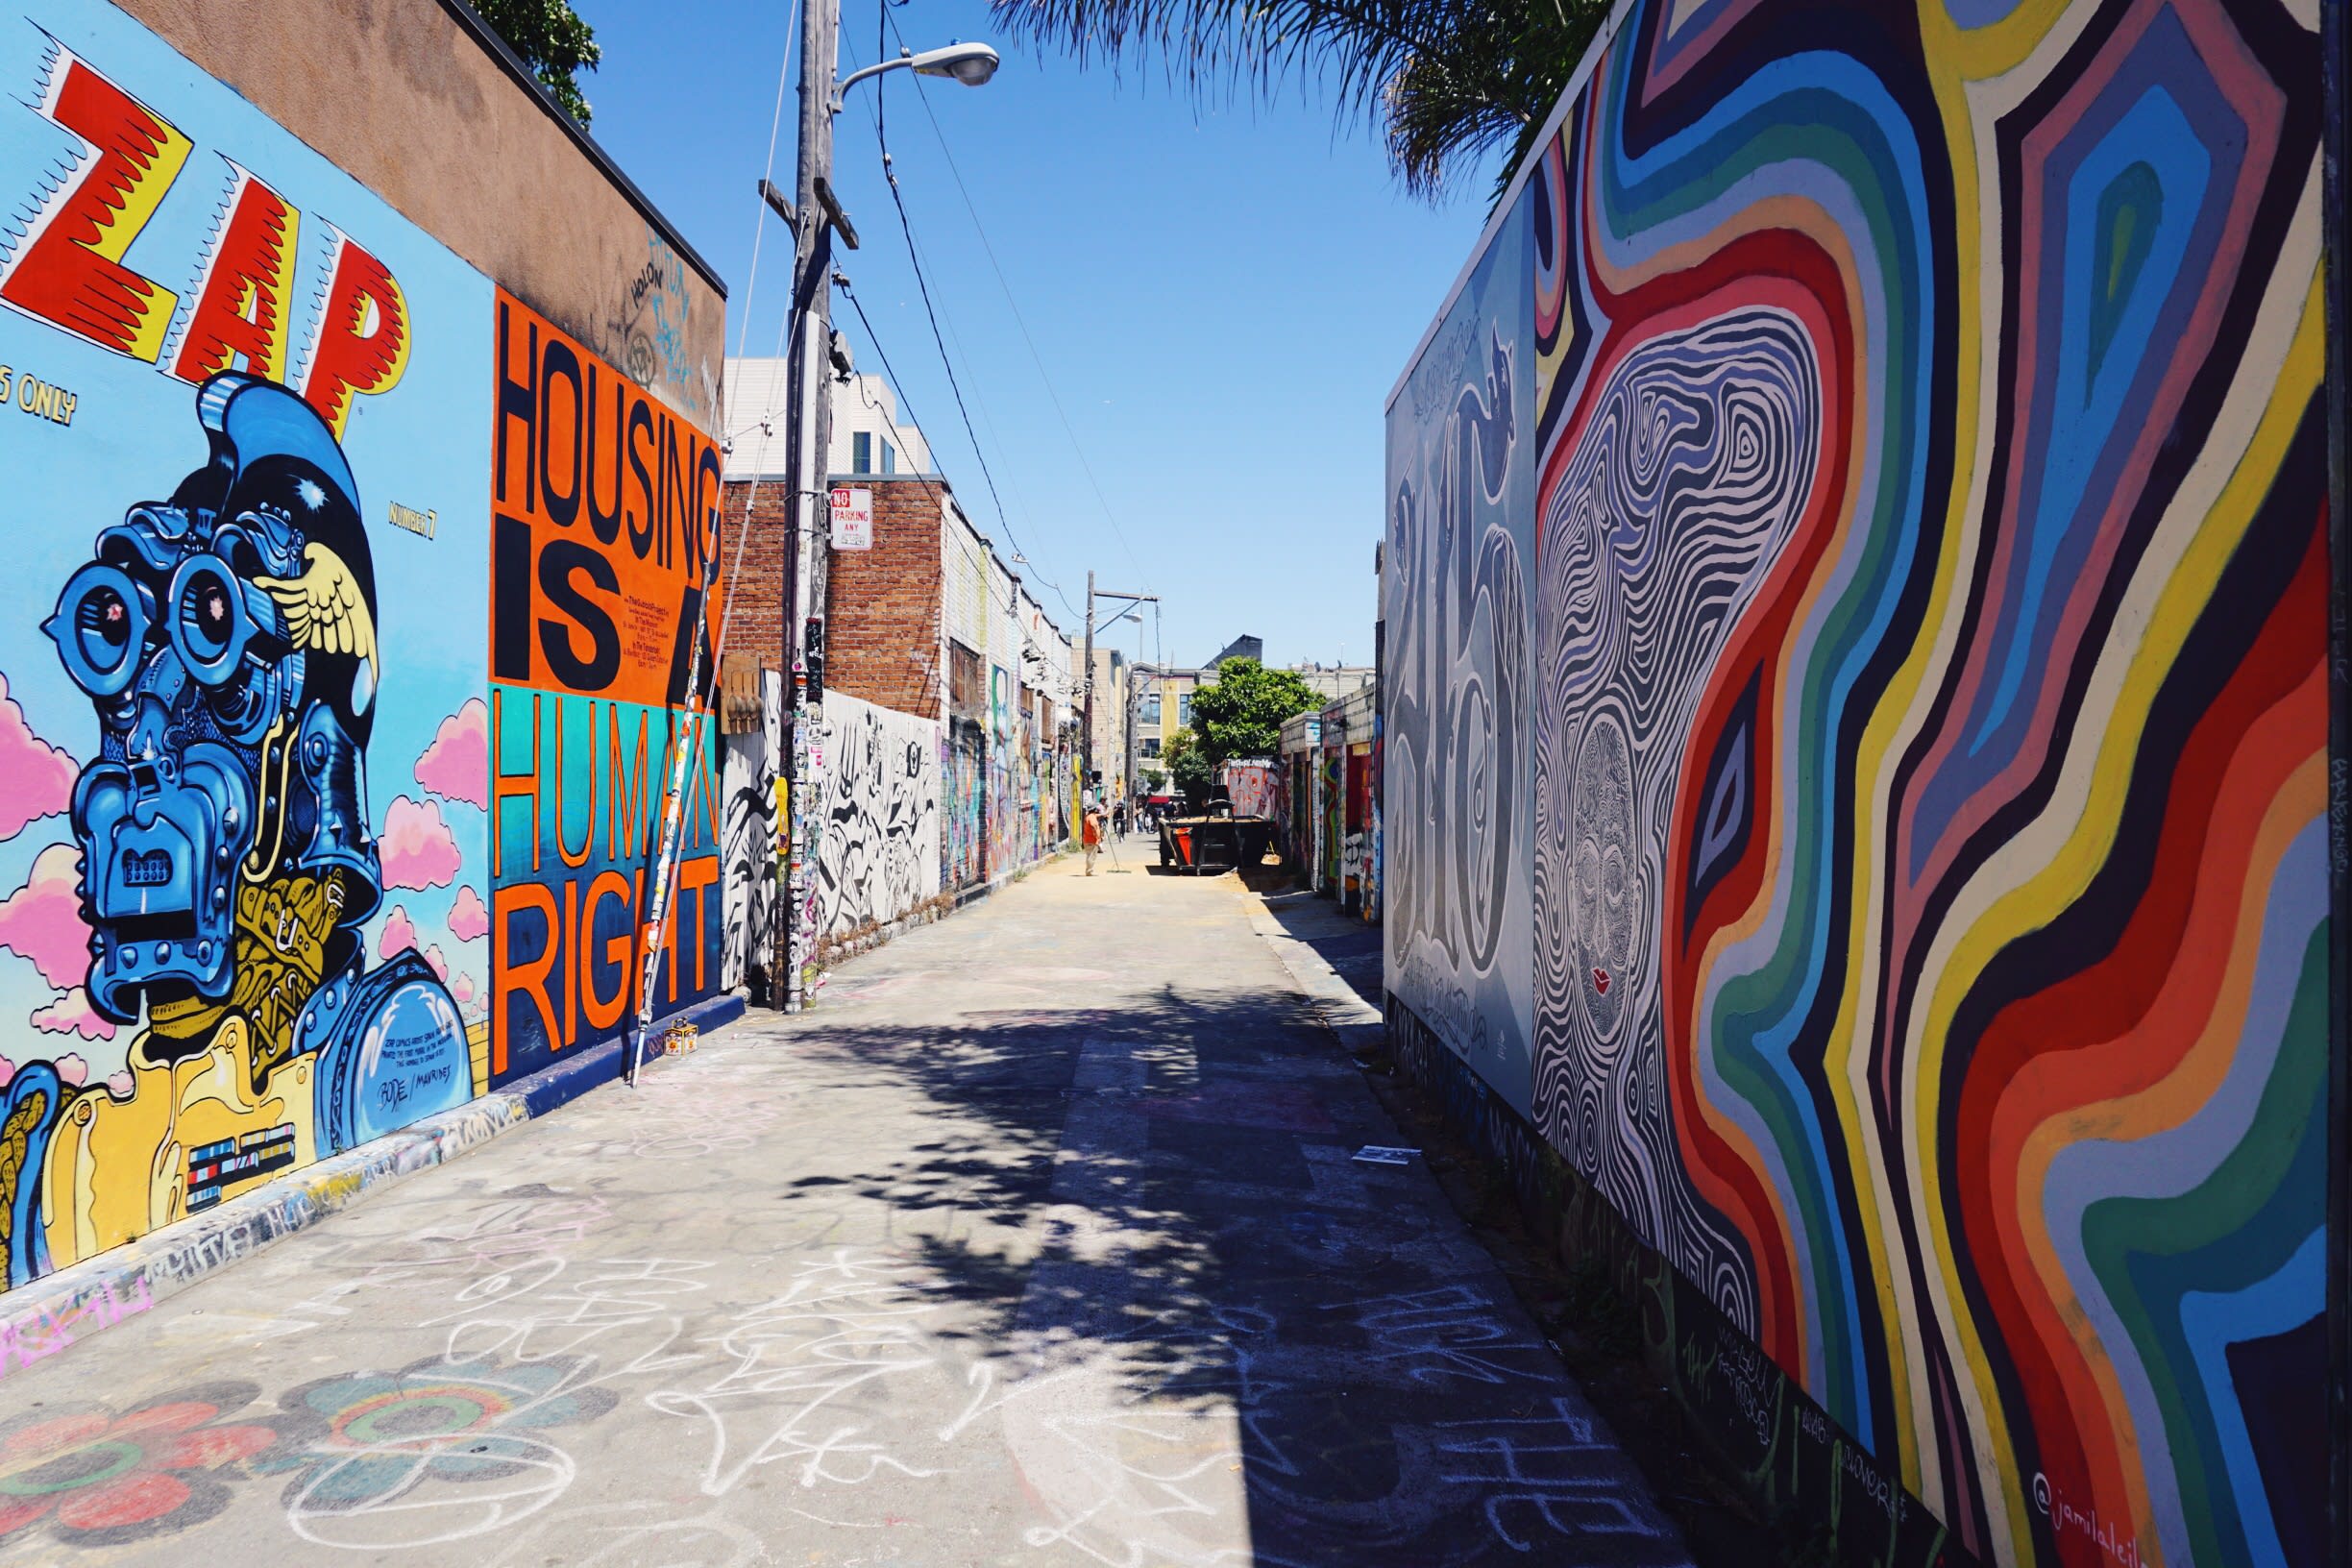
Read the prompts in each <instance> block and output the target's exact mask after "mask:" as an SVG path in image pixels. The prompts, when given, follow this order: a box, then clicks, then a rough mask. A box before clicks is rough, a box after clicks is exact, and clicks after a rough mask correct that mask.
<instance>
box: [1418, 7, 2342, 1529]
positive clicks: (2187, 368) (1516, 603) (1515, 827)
mask: <svg viewBox="0 0 2352 1568" xmlns="http://www.w3.org/2000/svg"><path fill="white" fill-rule="evenodd" d="M2317 14H2318V8H2316V7H2315V6H2311V5H2304V4H2293V3H2286V0H2226V3H2225V0H2114V3H2108V4H2093V3H2090V0H2074V3H2070V4H2069V3H2052V4H2046V5H2037V6H2007V5H1965V6H1964V5H1957V4H1949V5H1948V4H1946V3H1945V0H1909V3H1900V4H1894V3H1887V0H1869V3H1863V0H1845V3H1815V4H1802V5H1801V4H1797V3H1795V0H1702V3H1698V4H1687V3H1666V0H1638V3H1632V4H1629V5H1626V6H1623V7H1620V8H1619V12H1618V17H1617V25H1616V27H1615V30H1614V32H1613V34H1612V35H1611V36H1610V37H1609V39H1608V41H1607V43H1606V47H1605V48H1604V49H1602V50H1600V51H1598V52H1597V53H1596V55H1595V56H1594V57H1593V58H1592V59H1591V60H1590V61H1588V62H1587V63H1588V67H1589V75H1588V76H1587V77H1585V78H1584V79H1582V82H1581V85H1580V87H1579V88H1578V89H1577V90H1576V91H1575V92H1574V93H1573V94H1572V96H1571V97H1570V98H1569V100H1568V101H1567V102H1565V103H1564V104H1563V106H1562V109H1561V111H1560V113H1559V114H1558V115H1557V116H1556V120H1555V123H1554V125H1553V127H1552V128H1551V130H1550V132H1549V133H1548V134H1547V135H1546V137H1545V138H1544V141H1543V143H1542V147H1541V151H1540V152H1539V154H1538V155H1537V156H1536V157H1535V158H1534V159H1532V160H1531V164H1530V165H1529V166H1528V167H1527V168H1526V169H1524V170H1522V171H1521V177H1520V179H1519V181H1518V183H1517V184H1516V185H1515V187H1514V189H1513V191H1512V192H1511V194H1510V195H1509V197H1508V198H1507V203H1506V205H1505V207H1504V208H1503V209H1502V211H1501V213H1500V214H1499V216H1498V219H1497V221H1496V222H1495V223H1494V224H1493V225H1492V226H1491V227H1490V229H1489V232H1488V233H1487V235H1486V237H1485V239H1484V240H1483V242H1482V249H1481V250H1480V252H1479V254H1478V256H1477V257H1476V259H1475V261H1474V263H1473V265H1472V266H1471V268H1470V269H1469V270H1468V272H1467V273H1466V275H1465V278H1464V281H1463V283H1462V285H1461V287H1460V288H1459V289H1458V293H1457V295H1456V297H1455V298H1454V299H1453V301H1452V302H1451V303H1450V304H1449V306H1448V307H1447V309H1446V310H1445V312H1444V313H1443V314H1442V316H1441V317H1440V319H1439V321H1438V322H1437V323H1436V325H1435V326H1434V327H1433V330H1432V332H1431V335H1430V337H1429V338H1428V339H1427V340H1426V342H1425V344H1424V347H1423V349H1422V351H1421V352H1420V353H1419V355H1417V356H1416V359H1415V361H1414V363H1413V365H1412V366H1411V368H1410V370H1409V373H1408V375H1407V376H1406V378H1405V380H1403V381H1402V382H1401V383H1400V385H1399V387H1398V389H1397V392H1396V394H1395V396H1394V398H1393V401H1392V403H1391V405H1390V409H1389V472H1388V494H1389V507H1390V509H1389V519H1388V535H1387V550H1386V552H1385V560H1386V563H1387V564H1386V572H1385V577H1384V585H1383V592H1384V613H1385V617H1386V624H1387V636H1388V644H1387V655H1386V668H1385V671H1384V731H1383V736H1384V758H1383V773H1384V776H1383V781H1382V782H1383V789H1382V792H1381V793H1382V806H1383V820H1382V833H1383V839H1384V857H1385V860H1384V872H1385V879H1384V886H1383V889H1382V896H1383V899H1384V904H1385V910H1384V913H1385V918H1386V927H1387V933H1388V935H1387V983H1388V987H1389V990H1390V991H1391V992H1392V993H1393V994H1394V995H1395V997H1396V998H1397V1000H1398V1002H1399V1003H1400V1004H1401V1005H1403V1006H1404V1007H1406V1008H1408V1009H1409V1010H1410V1011H1411V1013H1412V1014H1413V1015H1415V1017H1417V1018H1418V1019H1419V1020H1420V1021H1421V1022H1422V1023H1425V1024H1426V1025H1427V1026H1428V1028H1429V1030H1430V1031H1431V1032H1432V1033H1433V1035H1434V1036H1435V1037H1436V1038H1437V1039H1438V1040H1439V1041H1442V1043H1443V1044H1444V1045H1445V1046H1446V1047H1447V1048H1448V1049H1450V1050H1451V1051H1453V1052H1455V1053H1457V1054H1458V1055H1459V1056H1460V1057H1461V1058H1462V1060H1464V1061H1465V1062H1466V1063H1468V1064H1469V1065H1470V1066H1473V1067H1474V1068H1476V1070H1477V1071H1478V1072H1479V1073H1480V1074H1481V1076H1482V1078H1483V1079H1484V1080H1485V1081H1486V1082H1487V1083H1488V1084H1489V1085H1490V1086H1491V1087H1492V1089H1493V1090H1494V1091H1495V1092H1496V1094H1497V1095H1499V1096H1500V1097H1501V1098H1502V1099H1503V1100H1504V1101H1505V1102H1506V1103H1507V1105H1509V1106H1510V1107H1511V1108H1513V1109H1514V1110H1515V1111H1517V1112H1519V1113H1521V1114H1523V1115H1527V1116H1529V1117H1530V1118H1531V1120H1532V1122H1533V1123H1534V1125H1535V1126H1536V1127H1537V1128H1538V1129H1539V1130H1540V1133H1541V1135H1542V1137H1543V1138H1544V1139H1546V1141H1547V1142H1548V1143H1549V1144H1550V1146H1551V1147H1552V1148H1553V1149H1554V1150H1556V1152H1557V1154H1558V1156H1559V1157H1560V1159H1561V1160H1562V1161H1563V1162H1564V1163H1565V1164H1566V1165H1567V1166H1568V1167H1570V1168H1571V1169H1572V1170H1573V1171H1574V1172H1576V1173H1577V1175H1578V1176H1579V1177H1580V1179H1581V1180H1583V1181H1586V1182H1589V1183H1590V1184H1591V1186H1592V1187H1593V1188H1595V1189H1597V1190H1598V1191H1599V1192H1600V1193H1601V1194H1602V1195H1603V1196H1604V1197H1605V1199H1606V1201H1607V1202H1608V1203H1609V1204H1610V1205H1611V1206H1612V1207H1613V1208H1614V1209H1615V1210H1616V1211H1617V1212H1618V1213H1620V1214H1621V1215H1622V1216H1623V1217H1624V1219H1625V1220H1626V1221H1627V1222H1628V1224H1629V1226H1630V1227H1631V1228H1632V1229H1633V1230H1634V1231H1635V1232H1636V1233H1637V1234H1638V1235H1639V1237H1641V1239H1642V1240H1643V1241H1644V1242H1646V1243H1647V1244H1648V1245H1649V1246H1652V1247H1654V1248H1655V1249H1657V1251H1658V1252H1659V1253H1661V1254H1663V1255H1664V1257H1665V1258H1666V1259H1667V1260H1668V1261H1669V1262H1671V1264H1672V1265H1673V1267H1674V1268H1675V1269H1676V1270H1677V1271H1678V1273H1679V1275H1680V1276H1681V1277H1682V1279H1683V1280H1684V1281H1686V1282H1688V1283H1689V1284H1690V1285H1691V1286H1693V1287H1694V1288H1695V1289H1696V1290H1697V1291H1699V1292H1700V1293H1701V1294H1702V1295H1703V1298H1704V1299H1705V1300H1706V1301H1708V1302H1709V1303H1711V1304H1712V1308H1713V1310H1714V1311H1719V1312H1721V1313H1722V1314H1723V1315H1724V1316H1725V1317H1726V1318H1727V1320H1728V1321H1729V1322H1730V1323H1731V1324H1732V1325H1734V1326H1735V1327H1736V1328H1737V1330H1738V1331H1739V1332H1740V1334H1741V1335H1744V1336H1745V1337H1746V1338H1747V1340H1749V1341H1750V1342H1752V1343H1753V1344H1754V1345H1756V1346H1759V1347H1760V1348H1761V1350H1762V1352H1763V1353H1764V1355H1765V1356H1766V1357H1768V1358H1769V1361H1770V1364H1771V1365H1772V1366H1773V1367H1775V1368H1776V1369H1777V1371H1778V1372H1779V1373H1780V1374H1784V1375H1785V1376H1786V1377H1787V1378H1789V1379H1791V1380H1793V1381H1794V1382H1795V1383H1796V1384H1798V1385H1799V1386H1801V1388H1802V1390H1803V1391H1804V1393H1805V1394H1806V1395H1808V1396H1809V1397H1810V1399H1811V1400H1813V1401H1815V1402H1817V1403H1818V1405H1819V1406H1820V1407H1821V1408H1822V1409H1825V1411H1826V1412H1827V1414H1828V1416H1829V1417H1830V1418H1831V1419H1832V1420H1833V1421H1834V1422H1835V1423H1837V1425H1838V1426H1839V1427H1840V1428H1842V1429H1843V1431H1844V1433H1846V1434H1847V1437H1846V1439H1845V1440H1847V1441H1849V1442H1850V1444H1851V1445H1852V1448H1853V1450H1854V1451H1856V1452H1858V1453H1859V1454H1861V1455H1866V1456H1868V1457H1869V1458H1870V1459H1871V1460H1872V1461H1874V1463H1875V1464H1876V1465H1877V1466H1878V1467H1879V1468H1880V1469H1882V1470H1883V1471H1884V1472H1885V1473H1888V1474H1891V1475H1893V1476H1895V1477H1898V1478H1899V1480H1900V1482H1901V1483H1902V1485H1903V1486H1904V1487H1905V1488H1907V1489H1908V1490H1909V1491H1910V1492H1911V1493H1912V1494H1913V1495H1914V1496H1916V1497H1917V1498H1918V1499H1919V1500H1920V1502H1921V1503H1923V1505H1924V1506H1925V1507H1926V1508H1928V1509H1929V1510H1931V1511H1932V1513H1933V1514H1934V1515H1935V1516H1936V1517H1937V1518H1938V1519H1940V1520H1941V1521H1943V1523H1944V1526H1945V1527H1946V1528H1947V1529H1948V1531H1949V1539H1950V1541H1951V1542H1952V1543H1954V1544H1956V1546H1957V1547H1958V1548H1959V1549H1960V1550H1962V1551H1965V1552H1966V1553H1969V1554H1972V1555H1973V1556H1978V1557H1980V1558H1982V1559H1984V1560H1988V1561H2000V1562H2010V1561H2023V1562H2042V1563H2060V1562H2066V1563H2089V1562H2155V1561H2163V1562H2166V1563H2168V1564H2175V1565H2179V1564H2189V1563H2198V1564H2205V1563H2213V1564H2218V1563H2239V1562H2264V1561H2306V1560H2317V1559H2318V1557H2319V1556H2322V1555H2323V1554H2324V1551H2325V1541H2324V1536H2323V1531H2324V1525H2325V1512H2324V1506H2325V1501H2326V1490H2327V1488H2326V1482H2325V1479H2324V1476H2323V1474H2322V1470H2321V1466H2322V1463H2323V1461H2324V1459H2325V1457H2326V1454H2327V1450H2328V1434H2327V1433H2326V1431H2325V1427H2324V1415H2325V1407H2324V1404H2323V1389H2322V1387H2321V1385H2320V1383H2319V1380H2317V1379H2315V1377H2313V1376H2312V1375H2311V1369H2312V1368H2314V1367H2315V1366H2316V1365H2318V1364H2320V1362H2321V1361H2322V1360H2323V1359H2324V1357H2325V1355H2326V1342H2325V1336H2324V1309H2325V1306H2326V1287H2325V1284H2324V1280H2323V1269H2322V1262H2323V1259H2324V1257H2325V1253H2326V1246H2327V1239H2328V1238H2327V1237H2326V1234H2325V1209H2326V1190H2327V1182H2328V1171H2327V1158H2328V1156H2327V1137H2326V1133H2327V1129H2326V1126H2325V1121H2324V1115H2323V1108H2324V1105H2325V1100H2326V1085H2327V1081H2328V1070H2329V1061H2330V1053H2331V1046H2332V1041H2331V1039H2330V1028H2329V1014H2328V1008H2327V994H2328V988H2329V984H2330V978H2331V976H2330V966H2331V963H2332V962H2338V961H2339V960H2336V959H2335V958H2334V957H2333V955H2334V953H2335V952H2336V950H2337V948H2338V947H2339V946H2340V942H2339V940H2338V939H2337V938H2336V937H2335V936H2334V934H2333V933H2331V931H2330V930H2329V913H2328V911H2329V903H2328V895H2329V888H2328V846H2327V838H2326V833H2327V823H2326V821H2325V818H2326V811H2327V801H2328V788H2329V770H2330V761H2331V759H2330V758H2329V756H2328V753H2327V722H2328V688H2327V671H2326V661H2327V657H2328V624H2327V590H2328V583H2329V574H2330V571H2331V562H2330V561H2329V559H2328V555H2327V550H2326V534H2325V525H2326V521H2327V504H2328V496H2327V476H2326V452H2325V438H2326V429H2325V424H2324V413H2323V406H2322V398H2321V380H2322V376H2323V371H2324V364H2325V349H2324V339H2325V333H2324V323H2323V320H2322V312H2321V305H2320V300H2321V296H2320V292H2319V279H2320V267H2321V255H2322V225H2321V211H2320V184H2319V166H2318V153H2317V140H2316V138H2317V135H2318V133H2319V128H2320V82H2319V76H2318V62H2319V59H2320V50H2319V45H2318V40H2317V37H2316V36H2315V28H2316V25H2317V21H2316V18H2317ZM2333 564H2334V568H2335V570H2338V571H2340V569H2341V564H2340V563H2333ZM2334 1043H2336V1044H2338V1045H2340V1042H2334ZM1898 1501H1899V1500H1898Z"/></svg>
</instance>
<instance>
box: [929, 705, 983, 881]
mask: <svg viewBox="0 0 2352 1568" xmlns="http://www.w3.org/2000/svg"><path fill="white" fill-rule="evenodd" d="M948 729H949V731H950V733H949V735H948V736H947V738H946V739H945V740H944V741H943V742H942V743H941V745H940V775H941V784H942V786H943V796H942V799H941V802H940V809H941V814H942V834H941V837H942V838H943V840H944V845H943V856H944V862H945V864H944V867H943V869H944V870H945V872H946V876H947V885H948V886H949V887H953V888H958V889H962V888H976V887H978V886H979V885H980V884H981V883H983V882H985V881H987V880H988V740H987V737H986V736H985V735H984V734H983V733H982V731H981V728H980V726H979V725H978V724H977V723H972V722H970V721H968V720H963V719H958V720H954V721H952V722H951V723H949V725H948Z"/></svg>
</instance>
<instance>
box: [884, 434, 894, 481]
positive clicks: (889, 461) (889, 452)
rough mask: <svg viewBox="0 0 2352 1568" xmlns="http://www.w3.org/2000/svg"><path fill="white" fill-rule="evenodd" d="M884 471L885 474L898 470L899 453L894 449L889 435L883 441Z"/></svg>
mask: <svg viewBox="0 0 2352 1568" xmlns="http://www.w3.org/2000/svg"><path fill="white" fill-rule="evenodd" d="M882 472H883V473H885V474H895V473H897V472H898V453H896V452H895V451H894V450H893V449H892V447H891V444H890V439H889V437H887V436H886V437H884V438H883V441H882Z"/></svg>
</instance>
